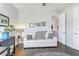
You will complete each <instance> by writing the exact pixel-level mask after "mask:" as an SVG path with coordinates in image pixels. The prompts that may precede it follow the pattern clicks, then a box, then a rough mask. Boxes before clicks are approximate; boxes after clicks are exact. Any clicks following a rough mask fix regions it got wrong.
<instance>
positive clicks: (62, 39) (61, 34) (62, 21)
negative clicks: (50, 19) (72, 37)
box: [58, 12, 65, 44]
mask: <svg viewBox="0 0 79 59" xmlns="http://www.w3.org/2000/svg"><path fill="white" fill-rule="evenodd" d="M58 18H59V42H61V43H63V44H65V12H62V13H61V14H60V15H59V16H58Z"/></svg>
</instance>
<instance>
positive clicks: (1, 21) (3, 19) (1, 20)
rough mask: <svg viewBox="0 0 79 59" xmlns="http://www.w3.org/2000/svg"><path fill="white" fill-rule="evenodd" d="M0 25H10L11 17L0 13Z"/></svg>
mask: <svg viewBox="0 0 79 59" xmlns="http://www.w3.org/2000/svg"><path fill="white" fill-rule="evenodd" d="M0 26H5V27H6V26H9V17H7V16H5V15H3V14H0Z"/></svg>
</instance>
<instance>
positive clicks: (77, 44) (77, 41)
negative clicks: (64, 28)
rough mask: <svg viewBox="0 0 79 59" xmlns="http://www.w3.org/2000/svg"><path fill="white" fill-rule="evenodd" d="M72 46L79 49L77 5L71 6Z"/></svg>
mask: <svg viewBox="0 0 79 59" xmlns="http://www.w3.org/2000/svg"><path fill="white" fill-rule="evenodd" d="M73 48H74V49H77V50H79V6H75V7H74V8H73Z"/></svg>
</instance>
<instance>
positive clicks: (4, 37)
mask: <svg viewBox="0 0 79 59" xmlns="http://www.w3.org/2000/svg"><path fill="white" fill-rule="evenodd" d="M2 39H3V40H7V39H9V32H3V33H2Z"/></svg>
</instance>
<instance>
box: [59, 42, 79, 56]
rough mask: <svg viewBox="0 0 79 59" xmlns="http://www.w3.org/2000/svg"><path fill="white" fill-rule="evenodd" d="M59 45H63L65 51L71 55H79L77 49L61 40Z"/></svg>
mask: <svg viewBox="0 0 79 59" xmlns="http://www.w3.org/2000/svg"><path fill="white" fill-rule="evenodd" d="M58 45H60V46H61V47H63V48H64V49H65V52H66V53H68V54H70V55H71V56H79V51H78V50H76V49H73V48H71V47H69V46H67V45H64V44H63V43H61V42H58Z"/></svg>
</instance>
